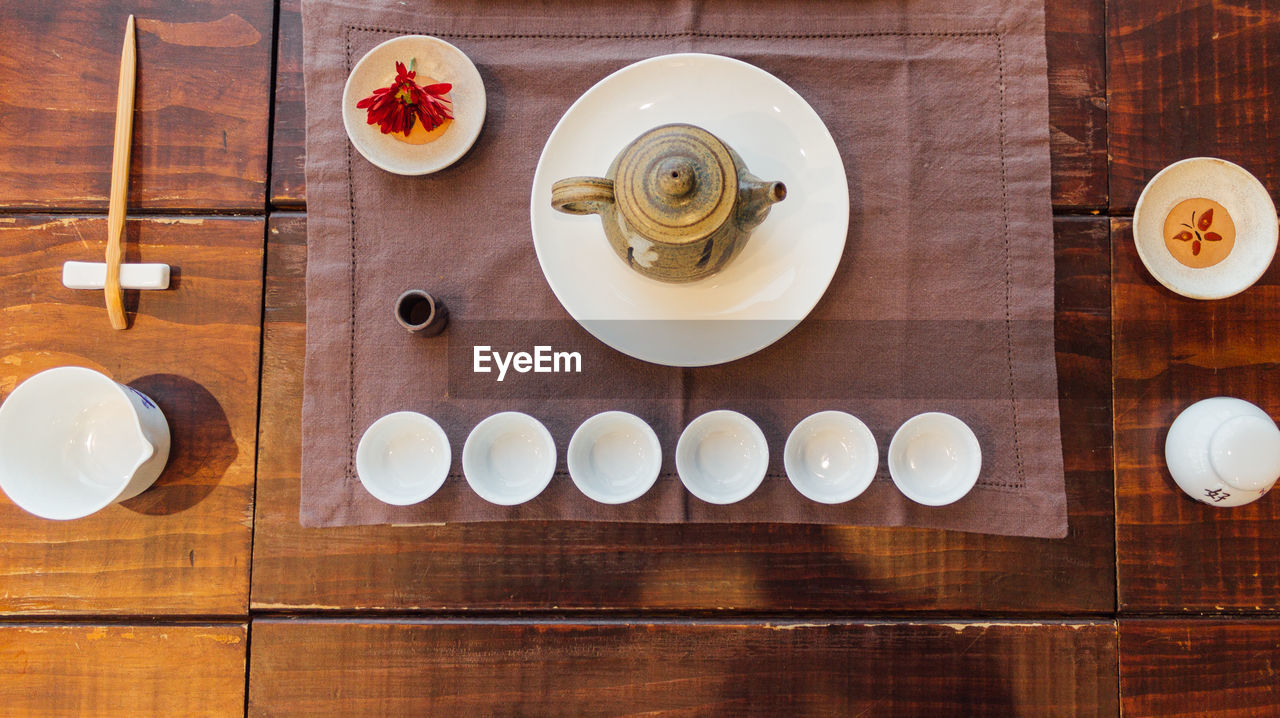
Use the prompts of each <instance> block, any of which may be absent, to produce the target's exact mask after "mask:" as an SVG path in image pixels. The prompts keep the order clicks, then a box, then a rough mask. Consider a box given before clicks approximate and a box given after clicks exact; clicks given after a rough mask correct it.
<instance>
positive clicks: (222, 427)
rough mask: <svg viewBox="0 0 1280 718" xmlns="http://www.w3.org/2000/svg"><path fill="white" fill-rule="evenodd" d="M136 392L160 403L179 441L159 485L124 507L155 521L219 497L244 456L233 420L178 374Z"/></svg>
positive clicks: (144, 381) (151, 379)
mask: <svg viewBox="0 0 1280 718" xmlns="http://www.w3.org/2000/svg"><path fill="white" fill-rule="evenodd" d="M130 386H133V387H134V388H136V389H138V390H139V391H141V392H142V393H144V394H146V395H147V396H149V397H151V398H152V399H154V400H155V401H156V403H157V404H158V405H159V406H160V410H161V411H163V412H164V416H165V419H166V420H167V421H168V422H169V431H170V432H171V434H172V437H173V439H172V444H171V446H170V449H169V463H168V464H167V465H166V466H165V468H164V473H162V474H160V478H159V479H157V480H156V483H155V484H154V485H153V486H152V487H151V488H149V489H147V490H146V491H144V492H142V493H141V494H139V495H138V496H135V497H134V498H132V499H129V500H128V501H124V502H122V503H121V504H120V505H121V506H124V507H125V508H127V509H129V510H131V511H136V512H138V513H140V514H149V515H168V514H176V513H178V512H180V511H185V510H187V509H189V508H191V507H192V506H195V505H196V504H198V503H200V501H202V500H203V499H204V497H206V496H208V495H209V494H210V493H211V492H212V491H213V489H214V488H215V487H216V486H217V485H218V483H219V482H220V481H221V480H222V476H223V475H224V474H225V473H226V471H227V469H228V468H229V467H230V466H231V464H232V463H233V462H234V461H235V460H236V456H238V455H239V448H238V447H237V446H236V441H235V438H234V437H233V436H232V435H231V424H230V423H229V422H228V421H227V414H226V412H224V411H223V410H222V405H221V404H219V403H218V400H217V399H215V398H214V396H213V394H210V393H209V391H208V390H207V389H205V388H204V387H203V386H201V385H199V384H197V383H196V382H194V381H192V380H190V379H187V378H186V377H181V376H177V375H176V374H152V375H150V376H144V377H141V378H139V379H137V380H136V381H133V382H130Z"/></svg>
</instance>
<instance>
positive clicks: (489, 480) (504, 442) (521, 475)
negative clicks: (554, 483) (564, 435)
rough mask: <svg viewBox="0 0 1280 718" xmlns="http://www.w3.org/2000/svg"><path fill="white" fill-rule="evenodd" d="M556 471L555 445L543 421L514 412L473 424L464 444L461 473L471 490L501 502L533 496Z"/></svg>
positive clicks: (493, 500)
mask: <svg viewBox="0 0 1280 718" xmlns="http://www.w3.org/2000/svg"><path fill="white" fill-rule="evenodd" d="M555 472H556V443H555V441H554V440H552V438H551V432H549V431H547V427H545V426H543V425H542V422H540V421H538V420H537V419H535V418H533V417H532V416H529V415H528V414H521V413H520V412H518V411H504V412H501V413H499V414H494V415H493V416H490V417H489V418H487V419H485V420H484V421H482V422H480V423H479V424H476V428H474V429H472V430H471V434H470V435H469V436H467V443H466V444H464V445H463V447H462V473H463V475H465V476H466V477H467V483H468V484H470V485H471V490H472V491H475V492H476V493H477V494H478V495H479V496H480V498H482V499H484V500H485V501H488V502H489V503H491V504H497V505H499V506H515V505H516V504H523V503H524V502H526V501H530V500H532V499H533V498H534V497H536V496H537V495H538V494H540V493H542V490H543V489H545V488H547V484H549V483H551V477H552V476H553V475H555Z"/></svg>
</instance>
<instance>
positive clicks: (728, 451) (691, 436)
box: [676, 409, 769, 504]
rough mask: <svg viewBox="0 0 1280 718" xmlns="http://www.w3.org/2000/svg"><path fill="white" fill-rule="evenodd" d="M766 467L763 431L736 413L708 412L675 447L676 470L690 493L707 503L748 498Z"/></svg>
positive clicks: (692, 424) (731, 501)
mask: <svg viewBox="0 0 1280 718" xmlns="http://www.w3.org/2000/svg"><path fill="white" fill-rule="evenodd" d="M768 467H769V444H768V442H766V441H765V438H764V432H762V431H760V427H758V426H756V423H755V422H754V421H752V420H750V419H748V418H747V417H745V416H743V415H742V414H739V413H738V412H736V411H728V410H724V409H722V410H719V411H709V412H707V413H706V414H703V415H702V416H699V417H698V418H696V419H694V420H693V421H692V422H691V423H690V424H689V425H688V426H687V427H685V430H684V433H682V434H680V441H679V442H678V443H677V444H676V471H677V472H679V474H680V481H681V482H682V483H683V484H684V487H685V488H686V489H688V490H689V493H691V494H693V495H694V496H697V497H698V498H700V499H702V500H703V501H706V502H707V503H709V504H732V503H734V502H737V501H741V500H743V499H745V498H747V497H748V496H750V495H751V493H752V492H753V491H755V490H756V488H758V487H759V486H760V482H762V481H764V474H765V471H766V469H768Z"/></svg>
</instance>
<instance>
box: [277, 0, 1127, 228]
mask: <svg viewBox="0 0 1280 718" xmlns="http://www.w3.org/2000/svg"><path fill="white" fill-rule="evenodd" d="M299 7H300V0H280V17H279V43H278V44H279V53H278V54H279V57H278V59H277V61H276V62H277V65H276V97H275V129H274V138H275V142H274V145H273V147H272V162H271V165H272V166H271V202H272V204H273V205H275V206H277V207H282V208H293V209H296V208H300V207H301V206H302V205H304V204H306V179H305V178H304V177H303V164H304V155H305V153H306V148H305V140H306V132H305V128H306V109H305V107H304V106H303V93H302V16H301V15H300V14H299ZM1104 15H1105V11H1104V10H1103V3H1102V2H1101V0H1089V1H1088V2H1079V1H1078V0H1046V2H1045V25H1046V30H1045V44H1046V50H1047V52H1048V60H1049V147H1050V154H1051V158H1052V162H1053V175H1052V178H1053V205H1054V207H1055V208H1056V209H1059V210H1066V211H1081V210H1090V209H1100V208H1103V207H1105V206H1106V204H1107V106H1106V92H1105V87H1106V82H1105V66H1104V46H1105V44H1106V40H1105V34H1104V32H1103V17H1104Z"/></svg>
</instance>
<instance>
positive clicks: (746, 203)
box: [738, 175, 787, 232]
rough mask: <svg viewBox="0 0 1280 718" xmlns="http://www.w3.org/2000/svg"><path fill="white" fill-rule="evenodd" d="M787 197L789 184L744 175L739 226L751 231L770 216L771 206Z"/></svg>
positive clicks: (741, 185)
mask: <svg viewBox="0 0 1280 718" xmlns="http://www.w3.org/2000/svg"><path fill="white" fill-rule="evenodd" d="M786 198H787V186H786V185H784V184H783V183H781V182H766V181H764V180H760V179H757V178H755V177H752V176H750V175H747V176H746V177H743V178H742V182H741V184H740V185H739V186H738V201H739V205H738V226H739V227H740V228H741V229H742V231H744V232H750V231H751V230H753V229H755V228H756V227H757V226H758V225H759V224H760V223H761V222H763V221H764V219H765V217H768V216H769V208H771V207H773V205H774V204H777V203H778V202H781V201H782V200H784V199H786Z"/></svg>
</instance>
